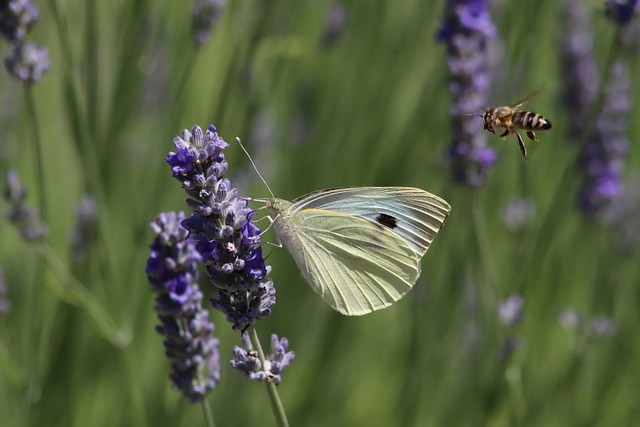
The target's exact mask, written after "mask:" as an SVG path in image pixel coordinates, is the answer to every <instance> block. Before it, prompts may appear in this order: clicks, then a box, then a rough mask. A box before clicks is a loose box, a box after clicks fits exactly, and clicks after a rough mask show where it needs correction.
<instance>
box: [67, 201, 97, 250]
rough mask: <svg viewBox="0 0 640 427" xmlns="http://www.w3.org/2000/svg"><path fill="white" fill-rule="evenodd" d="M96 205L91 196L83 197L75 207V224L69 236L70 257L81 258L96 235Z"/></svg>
mask: <svg viewBox="0 0 640 427" xmlns="http://www.w3.org/2000/svg"><path fill="white" fill-rule="evenodd" d="M97 216H98V206H97V204H96V199H95V198H94V197H93V196H86V197H84V198H83V199H82V200H81V201H80V203H79V204H78V206H77V207H76V225H75V227H74V228H73V230H72V231H71V234H70V236H69V240H70V246H71V258H72V259H73V260H75V261H80V260H82V259H83V258H84V257H85V255H86V252H87V249H88V248H89V246H90V245H91V243H92V242H93V240H94V239H95V237H96V232H97V228H96V221H97Z"/></svg>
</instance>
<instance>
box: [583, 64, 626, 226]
mask: <svg viewBox="0 0 640 427" xmlns="http://www.w3.org/2000/svg"><path fill="white" fill-rule="evenodd" d="M629 91H630V82H629V72H628V69H627V67H626V64H624V63H622V62H616V63H614V64H613V67H612V70H611V78H610V80H609V83H608V84H607V86H606V87H605V91H604V100H603V104H602V108H601V110H600V114H599V115H598V117H597V118H596V123H595V129H594V132H593V135H592V136H591V137H590V139H589V140H588V141H587V143H586V144H585V146H584V147H583V150H582V155H581V166H582V172H583V175H584V183H583V185H582V188H581V190H580V193H579V196H578V203H579V205H580V208H581V209H582V211H583V212H584V213H585V214H586V215H588V216H590V217H593V218H595V219H597V220H598V221H600V222H603V223H609V222H611V221H612V220H613V219H614V216H615V215H614V212H615V211H616V205H617V204H618V203H619V202H620V201H621V199H622V197H623V196H624V185H623V181H622V175H623V172H624V158H625V156H626V154H627V152H628V151H629V141H628V139H627V137H626V132H627V127H628V123H629V114H630V110H631V100H630V98H629Z"/></svg>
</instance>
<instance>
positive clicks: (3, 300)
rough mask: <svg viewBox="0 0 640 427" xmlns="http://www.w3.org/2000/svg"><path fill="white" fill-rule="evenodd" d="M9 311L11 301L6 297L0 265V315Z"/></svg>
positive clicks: (5, 285)
mask: <svg viewBox="0 0 640 427" xmlns="http://www.w3.org/2000/svg"><path fill="white" fill-rule="evenodd" d="M10 311H11V301H9V299H8V298H7V282H5V280H4V270H3V269H2V267H0V316H3V315H5V314H7V313H9V312H10Z"/></svg>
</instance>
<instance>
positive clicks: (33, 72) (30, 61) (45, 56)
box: [4, 42, 50, 84]
mask: <svg viewBox="0 0 640 427" xmlns="http://www.w3.org/2000/svg"><path fill="white" fill-rule="evenodd" d="M4 64H5V66H6V68H7V72H8V73H9V74H10V75H12V76H14V77H15V78H17V79H18V80H20V81H21V82H23V83H27V84H31V83H36V82H39V81H40V80H41V79H42V76H43V75H44V73H46V72H47V71H49V68H50V64H49V51H48V50H47V48H46V47H43V48H41V49H39V48H38V47H37V46H36V45H35V43H32V42H27V43H24V44H23V43H13V44H12V46H11V54H10V55H9V56H8V57H7V58H6V59H5V60H4Z"/></svg>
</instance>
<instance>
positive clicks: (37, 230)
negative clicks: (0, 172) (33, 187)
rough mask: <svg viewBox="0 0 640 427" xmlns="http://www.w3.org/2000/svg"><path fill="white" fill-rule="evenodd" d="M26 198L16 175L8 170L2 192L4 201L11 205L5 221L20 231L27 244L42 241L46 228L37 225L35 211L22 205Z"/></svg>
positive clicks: (25, 193)
mask: <svg viewBox="0 0 640 427" xmlns="http://www.w3.org/2000/svg"><path fill="white" fill-rule="evenodd" d="M26 198H27V188H26V187H25V186H24V185H22V183H21V182H20V177H19V176H18V173H17V172H16V171H14V170H10V171H9V172H7V178H6V188H5V190H4V199H5V200H6V201H7V202H9V204H10V205H11V209H10V210H9V213H8V214H7V219H8V220H9V222H10V223H12V224H13V225H14V226H15V227H16V228H17V229H18V231H20V235H22V238H23V239H24V240H26V241H28V242H35V241H39V240H42V239H44V237H45V236H46V235H47V231H48V230H47V226H46V225H45V224H40V223H39V221H38V219H37V214H36V211H35V209H33V208H30V207H28V206H27V205H26V204H25V203H24V201H25V199H26Z"/></svg>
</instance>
